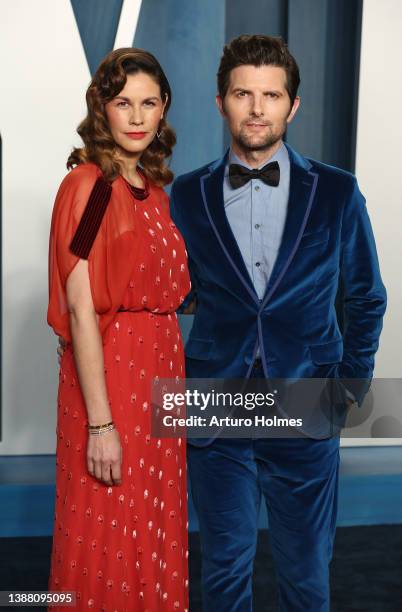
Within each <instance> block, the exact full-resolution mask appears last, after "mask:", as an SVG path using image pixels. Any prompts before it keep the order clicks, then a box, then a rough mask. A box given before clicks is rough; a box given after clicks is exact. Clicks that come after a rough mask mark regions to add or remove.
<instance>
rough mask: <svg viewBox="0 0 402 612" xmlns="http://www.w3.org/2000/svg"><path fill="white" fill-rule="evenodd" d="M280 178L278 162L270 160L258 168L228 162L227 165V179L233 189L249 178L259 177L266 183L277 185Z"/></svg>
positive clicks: (246, 181) (272, 185) (249, 179)
mask: <svg viewBox="0 0 402 612" xmlns="http://www.w3.org/2000/svg"><path fill="white" fill-rule="evenodd" d="M279 178H280V169H279V164H278V162H276V161H274V162H270V163H269V164H267V165H266V166H264V167H263V168H260V169H259V170H257V169H253V170H250V169H249V168H246V167H245V166H241V165H240V164H230V166H229V181H230V184H231V186H232V187H233V189H238V187H242V186H243V185H245V184H246V183H248V182H249V181H251V179H260V180H261V181H263V182H264V183H265V184H266V185H271V187H278V185H279Z"/></svg>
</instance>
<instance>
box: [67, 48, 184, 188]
mask: <svg viewBox="0 0 402 612" xmlns="http://www.w3.org/2000/svg"><path fill="white" fill-rule="evenodd" d="M138 72H145V73H146V74H148V75H149V76H150V77H152V78H153V79H154V81H155V82H156V83H158V85H159V87H160V92H161V98H162V101H164V100H165V99H166V100H167V103H166V106H165V110H164V114H163V119H162V120H161V122H160V124H159V128H158V134H159V138H158V137H157V136H155V138H154V139H153V141H152V142H151V144H150V145H149V146H148V147H147V149H146V150H145V151H144V152H143V154H142V155H141V158H140V160H139V161H140V164H141V167H142V168H143V170H144V172H145V174H146V175H147V177H148V178H149V179H150V180H151V181H153V182H154V183H156V184H157V185H160V186H163V185H167V184H168V183H171V182H172V180H173V173H172V171H171V170H170V169H169V168H168V166H167V165H166V159H167V158H169V157H170V156H171V155H172V149H173V147H174V145H175V144H176V135H175V133H174V130H173V129H172V128H171V127H170V126H169V124H168V122H167V121H166V114H167V111H168V110H169V107H170V103H171V100H172V93H171V90H170V85H169V82H168V80H167V78H166V75H165V73H164V72H163V70H162V68H161V66H160V64H159V62H158V61H157V59H156V58H155V57H154V56H153V55H152V54H151V53H148V51H144V50H143V49H135V48H133V47H127V48H123V49H116V50H115V51H112V52H111V53H109V54H108V55H107V56H106V57H105V59H104V60H103V61H102V63H101V64H100V66H99V67H98V69H97V71H96V73H95V75H94V77H93V79H92V81H91V83H90V85H89V87H88V89H87V93H86V101H87V108H88V114H87V116H86V117H85V119H84V120H83V121H82V122H81V123H80V125H79V126H78V128H77V132H78V134H79V135H80V136H81V138H82V140H83V142H84V146H83V147H81V148H79V147H78V148H74V149H73V151H72V152H71V155H70V156H69V158H68V160H67V168H68V169H71V168H72V167H73V166H76V165H78V164H83V163H85V162H93V163H95V164H97V165H98V166H99V167H100V168H101V170H102V172H103V176H104V178H105V180H107V181H113V180H114V179H115V178H117V176H118V175H119V174H120V173H121V167H120V164H119V162H118V161H117V159H116V155H115V153H116V143H115V141H114V139H113V137H112V134H111V132H110V129H109V124H108V121H107V117H106V113H105V104H107V103H108V102H110V101H111V100H113V98H114V97H116V96H117V95H118V94H119V93H120V92H121V90H122V89H123V87H124V85H125V84H126V81H127V75H129V74H136V73H138Z"/></svg>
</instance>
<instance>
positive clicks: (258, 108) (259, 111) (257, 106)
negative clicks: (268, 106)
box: [250, 96, 264, 117]
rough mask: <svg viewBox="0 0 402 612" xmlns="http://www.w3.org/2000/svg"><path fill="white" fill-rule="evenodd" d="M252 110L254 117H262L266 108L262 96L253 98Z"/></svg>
mask: <svg viewBox="0 0 402 612" xmlns="http://www.w3.org/2000/svg"><path fill="white" fill-rule="evenodd" d="M250 112H251V114H252V115H253V116H254V117H261V116H262V115H263V114H264V109H263V105H262V100H261V98H260V96H254V97H253V98H252V103H251V109H250Z"/></svg>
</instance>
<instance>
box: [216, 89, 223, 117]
mask: <svg viewBox="0 0 402 612" xmlns="http://www.w3.org/2000/svg"><path fill="white" fill-rule="evenodd" d="M215 102H216V106H217V107H218V108H219V112H220V114H221V115H222V117H225V109H224V106H223V100H222V98H221V97H220V95H219V94H218V95H217V96H215Z"/></svg>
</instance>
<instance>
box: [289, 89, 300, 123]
mask: <svg viewBox="0 0 402 612" xmlns="http://www.w3.org/2000/svg"><path fill="white" fill-rule="evenodd" d="M299 106H300V96H296V97H295V100H294V102H293V106H292V108H291V111H290V113H289V115H288V118H287V119H286V122H287V123H290V122H291V121H292V119H293V117H294V116H295V114H296V113H297V109H298V108H299Z"/></svg>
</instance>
